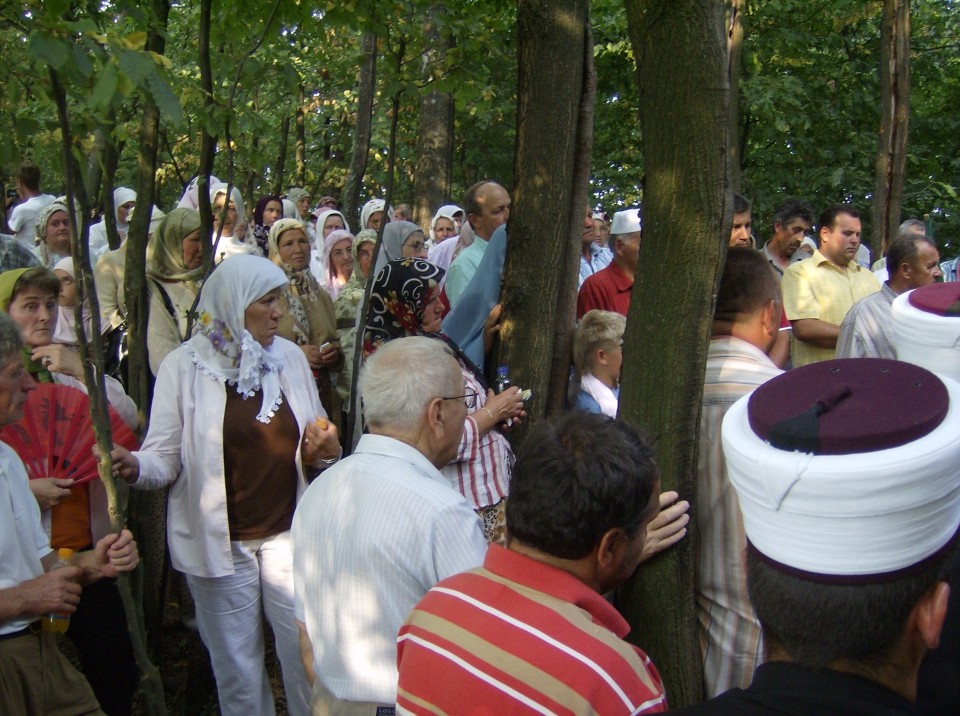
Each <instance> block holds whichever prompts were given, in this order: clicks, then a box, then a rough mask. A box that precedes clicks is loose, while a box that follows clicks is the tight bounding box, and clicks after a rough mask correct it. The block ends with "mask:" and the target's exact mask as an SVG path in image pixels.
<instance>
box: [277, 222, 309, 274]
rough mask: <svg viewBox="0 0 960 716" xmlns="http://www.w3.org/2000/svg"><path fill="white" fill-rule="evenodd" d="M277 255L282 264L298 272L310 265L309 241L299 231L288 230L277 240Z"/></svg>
mask: <svg viewBox="0 0 960 716" xmlns="http://www.w3.org/2000/svg"><path fill="white" fill-rule="evenodd" d="M277 253H278V254H280V260H281V261H283V263H285V264H286V265H287V266H289V267H290V268H292V269H293V270H294V271H300V270H301V269H305V268H306V267H307V264H308V263H310V240H309V239H307V235H306V234H305V233H303V231H301V230H300V229H288V230H287V231H284V232H283V233H282V234H280V238H279V239H278V240H277Z"/></svg>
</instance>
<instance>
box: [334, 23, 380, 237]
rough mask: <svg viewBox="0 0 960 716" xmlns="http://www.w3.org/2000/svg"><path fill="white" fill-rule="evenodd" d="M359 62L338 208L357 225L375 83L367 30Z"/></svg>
mask: <svg viewBox="0 0 960 716" xmlns="http://www.w3.org/2000/svg"><path fill="white" fill-rule="evenodd" d="M361 47H362V52H363V64H362V65H361V66H360V82H359V85H360V86H359V89H358V100H357V123H356V126H355V127H354V130H353V151H352V153H351V155H350V168H349V169H348V170H347V180H346V182H344V185H343V198H342V202H341V207H342V208H343V215H344V216H346V217H347V222H348V223H349V224H350V226H356V227H357V231H360V230H361V229H363V227H362V226H360V188H361V186H362V185H363V176H364V174H365V173H366V171H367V157H368V155H369V154H370V129H371V125H372V122H373V99H374V94H375V92H376V86H377V36H376V35H375V34H374V33H373V32H370V31H367V32H364V33H363V40H362V42H361Z"/></svg>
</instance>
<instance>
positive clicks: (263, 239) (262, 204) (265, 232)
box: [253, 194, 283, 256]
mask: <svg viewBox="0 0 960 716" xmlns="http://www.w3.org/2000/svg"><path fill="white" fill-rule="evenodd" d="M271 201H275V202H277V203H278V204H279V205H280V212H281V213H280V217H281V218H283V199H281V198H280V197H279V196H276V195H274V194H271V195H270V196H265V197H263V198H262V199H260V201H258V202H257V206H256V208H255V209H254V210H253V238H254V239H256V241H257V246H259V247H260V251H261V252H262V253H263V255H264V256H266V255H267V239H268V237H269V236H270V227H269V226H265V225H264V223H263V212H264V210H265V209H266V208H267V204H269V203H270V202H271Z"/></svg>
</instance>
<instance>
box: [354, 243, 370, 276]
mask: <svg viewBox="0 0 960 716" xmlns="http://www.w3.org/2000/svg"><path fill="white" fill-rule="evenodd" d="M373 246H374V245H373V242H371V241H364V242H363V243H362V244H360V246H359V247H357V263H358V264H360V273H361V274H362V275H363V277H364V278H366V277H367V276H369V275H370V264H372V263H373Z"/></svg>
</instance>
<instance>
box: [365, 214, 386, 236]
mask: <svg viewBox="0 0 960 716" xmlns="http://www.w3.org/2000/svg"><path fill="white" fill-rule="evenodd" d="M382 220H383V212H382V211H375V212H373V213H372V214H370V218H368V219H367V225H366V226H364V227H363V228H365V229H373V230H374V231H380V222H381V221H382Z"/></svg>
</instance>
